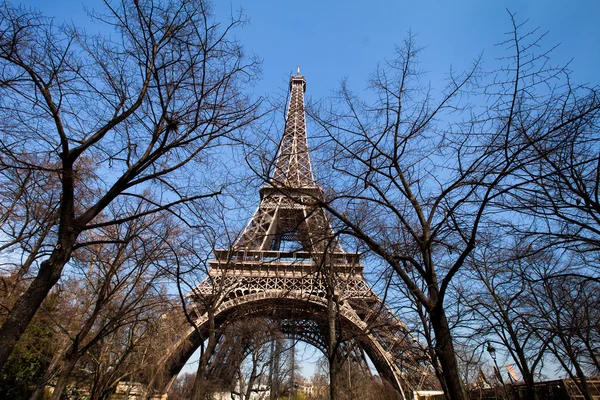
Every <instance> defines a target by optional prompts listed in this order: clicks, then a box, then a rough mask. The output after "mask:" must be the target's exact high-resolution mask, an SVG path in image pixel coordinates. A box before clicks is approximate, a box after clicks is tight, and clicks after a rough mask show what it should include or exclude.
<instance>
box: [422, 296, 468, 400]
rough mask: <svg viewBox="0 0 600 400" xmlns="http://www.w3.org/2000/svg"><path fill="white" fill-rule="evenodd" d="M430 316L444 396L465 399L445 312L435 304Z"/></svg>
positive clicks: (453, 399)
mask: <svg viewBox="0 0 600 400" xmlns="http://www.w3.org/2000/svg"><path fill="white" fill-rule="evenodd" d="M430 316H431V326H432V327H433V331H434V334H435V340H436V345H435V352H436V354H437V357H438V361H439V363H440V366H441V367H442V371H443V373H444V381H445V386H446V388H447V392H446V398H447V399H449V400H466V399H468V397H467V393H466V391H465V388H464V386H463V383H462V379H461V377H460V373H459V370H458V363H457V362H456V353H455V352H454V345H453V344H452V336H451V335H450V327H449V326H448V320H447V318H446V313H445V312H444V310H443V308H442V307H440V306H439V305H437V306H436V307H434V308H433V309H432V310H431V312H430Z"/></svg>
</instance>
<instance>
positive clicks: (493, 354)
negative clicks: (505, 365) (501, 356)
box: [487, 342, 506, 394]
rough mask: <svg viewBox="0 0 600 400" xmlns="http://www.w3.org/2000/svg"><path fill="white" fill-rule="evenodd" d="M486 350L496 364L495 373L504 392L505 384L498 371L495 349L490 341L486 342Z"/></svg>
mask: <svg viewBox="0 0 600 400" xmlns="http://www.w3.org/2000/svg"><path fill="white" fill-rule="evenodd" d="M487 352H488V353H490V357H492V360H494V365H495V366H496V375H497V376H498V378H499V379H500V383H501V384H502V389H504V393H505V394H506V385H504V379H502V374H501V373H500V368H498V363H497V362H496V349H495V348H494V346H492V343H490V342H488V345H487Z"/></svg>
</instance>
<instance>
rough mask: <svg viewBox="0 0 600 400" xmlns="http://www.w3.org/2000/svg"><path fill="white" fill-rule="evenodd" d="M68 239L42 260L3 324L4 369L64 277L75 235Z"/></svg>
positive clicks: (0, 348)
mask: <svg viewBox="0 0 600 400" xmlns="http://www.w3.org/2000/svg"><path fill="white" fill-rule="evenodd" d="M63 242H67V240H63ZM68 242H69V243H68V246H65V245H62V246H61V245H60V244H59V245H57V248H56V249H55V250H54V251H53V252H52V254H51V255H50V258H49V259H47V260H46V261H44V262H42V264H41V265H40V270H39V272H38V275H37V276H36V277H35V279H34V280H33V282H31V285H29V287H28V288H27V290H26V291H25V293H23V294H22V295H21V297H19V298H18V299H17V302H16V303H15V305H14V307H13V308H12V310H10V312H9V313H8V316H7V317H6V320H5V321H4V323H3V324H2V327H0V370H1V369H2V367H4V364H5V363H6V361H7V360H8V357H9V356H10V354H11V353H12V351H13V349H14V348H15V346H16V345H17V343H18V341H19V339H20V338H21V336H22V335H23V333H24V332H25V330H26V329H27V326H29V323H30V322H31V320H32V319H33V317H34V315H35V313H36V312H37V310H38V308H39V307H40V305H41V304H42V302H43V301H44V299H45V298H46V296H47V295H48V292H50V290H51V289H52V287H54V285H55V284H56V282H58V280H59V279H60V276H61V274H62V270H63V268H64V266H65V264H66V263H67V261H68V260H69V258H70V256H71V252H72V246H73V243H74V242H75V238H74V237H73V238H71V239H70V240H68Z"/></svg>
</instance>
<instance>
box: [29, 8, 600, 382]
mask: <svg viewBox="0 0 600 400" xmlns="http://www.w3.org/2000/svg"><path fill="white" fill-rule="evenodd" d="M22 3H23V4H24V5H27V6H32V7H34V8H37V9H39V10H40V11H42V12H43V13H45V14H46V15H52V16H55V17H56V18H57V21H63V20H72V21H73V22H75V24H77V25H82V26H86V25H87V23H88V21H89V19H88V17H87V16H86V15H85V13H84V12H83V4H84V2H82V1H81V0H60V1H59V0H55V1H50V0H29V1H24V2H22ZM215 3H216V4H215V13H216V15H217V16H218V17H219V18H224V17H226V16H227V15H228V14H229V13H230V12H231V10H236V9H239V8H240V7H242V8H243V9H244V11H245V14H246V15H247V16H248V18H249V19H250V23H249V24H248V25H247V26H245V27H244V28H243V29H242V30H238V31H237V32H236V33H235V34H236V36H237V38H238V39H239V40H240V41H241V42H242V43H243V44H244V45H245V47H246V49H247V51H249V52H252V53H255V54H256V55H257V56H258V57H259V58H260V59H262V61H263V76H262V79H261V81H260V82H259V83H258V84H257V85H256V87H254V88H251V90H252V91H253V92H254V93H255V94H257V95H263V96H275V95H281V94H282V93H285V91H286V90H287V84H288V76H289V74H290V73H295V71H296V66H297V65H300V66H301V68H302V73H303V74H304V75H305V76H306V79H307V82H308V85H307V97H308V98H312V99H315V100H317V99H319V98H321V97H323V96H327V95H328V94H329V93H330V92H331V91H332V90H333V89H335V87H336V86H337V85H338V83H339V81H340V80H341V79H342V78H344V77H347V78H348V79H349V80H350V82H351V84H352V86H353V87H354V88H356V89H357V90H360V89H361V88H363V87H364V85H365V81H366V79H367V78H368V76H369V74H370V73H371V72H372V71H373V69H374V68H375V66H376V64H377V62H380V61H383V60H385V59H386V58H391V57H393V53H394V46H395V45H396V44H401V43H402V41H403V39H404V38H405V37H406V34H407V32H408V31H409V30H410V31H412V33H413V34H416V38H417V44H418V45H419V46H422V47H425V49H424V50H423V52H422V54H421V61H422V68H423V69H425V70H428V71H430V75H429V79H431V81H432V83H433V85H434V88H435V87H436V86H437V87H438V88H440V86H441V80H442V79H443V78H444V76H446V74H447V72H448V71H449V69H450V67H451V66H452V67H453V68H454V69H455V70H459V71H460V70H463V69H466V68H468V66H469V64H470V63H471V62H472V60H473V59H474V58H476V57H477V56H479V55H480V54H483V60H484V68H485V69H488V70H489V69H493V67H494V63H495V57H497V56H499V55H500V54H502V53H501V51H500V50H501V49H500V48H498V47H497V46H495V44H496V43H499V42H501V41H503V40H504V39H505V38H506V36H505V35H504V34H505V32H508V31H510V30H511V21H510V18H509V15H508V13H507V11H506V9H507V8H508V9H509V10H510V11H511V12H513V13H515V14H516V19H517V21H518V22H524V21H526V20H529V21H528V22H527V24H526V26H525V28H524V31H525V30H533V29H535V28H537V27H539V28H540V32H545V31H549V32H548V35H547V36H546V39H545V42H544V43H545V44H546V46H548V47H552V46H553V45H556V44H560V46H559V47H558V48H557V49H556V50H555V52H554V56H553V62H554V63H555V64H565V63H567V62H571V64H570V66H571V69H572V70H573V71H574V73H573V78H574V81H575V83H589V84H598V83H599V82H600V79H599V66H600V44H599V40H600V23H599V21H600V1H598V0H585V1H584V0H579V1H577V0H573V1H568V2H567V1H558V0H529V1H527V0H521V1H517V0H513V1H500V0H497V1H493V0H454V1H433V0H430V1H427V0H422V1H403V0H371V1H370V2H366V1H358V0H348V1H334V0H320V1H316V0H304V1H281V0H277V1H276V0H253V1H250V0H248V1H239V0H234V1H231V2H230V1H216V2H215ZM85 5H86V6H87V7H90V8H94V7H100V6H101V2H100V1H99V0H88V1H85ZM257 199H258V196H257ZM307 357H308V358H309V359H310V360H313V359H314V357H313V356H310V355H307ZM310 360H309V361H307V362H306V363H305V365H304V367H305V368H304V371H303V373H304V374H305V375H307V376H309V375H311V374H312V372H313V371H314V369H312V368H311V366H310V363H311V361H310Z"/></svg>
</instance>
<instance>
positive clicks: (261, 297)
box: [172, 72, 438, 397]
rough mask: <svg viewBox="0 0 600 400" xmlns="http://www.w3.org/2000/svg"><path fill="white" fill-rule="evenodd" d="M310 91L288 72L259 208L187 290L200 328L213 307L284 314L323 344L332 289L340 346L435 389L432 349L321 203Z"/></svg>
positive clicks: (399, 379)
mask: <svg viewBox="0 0 600 400" xmlns="http://www.w3.org/2000/svg"><path fill="white" fill-rule="evenodd" d="M305 90H306V80H305V78H304V77H303V76H301V75H300V73H299V72H298V74H297V75H295V76H292V77H291V79H290V103H289V108H288V114H287V118H286V123H285V131H284V134H283V138H282V140H281V144H280V146H279V149H278V153H277V157H276V160H275V162H274V164H273V165H274V170H273V173H272V174H271V177H270V179H269V182H268V185H266V186H264V187H263V188H261V189H260V204H259V206H258V209H257V210H256V212H255V213H254V215H253V216H252V218H251V220H250V222H249V223H248V225H247V226H246V228H245V230H244V231H243V233H242V234H241V236H240V237H239V239H238V240H237V241H236V242H235V244H234V246H233V247H232V249H229V250H217V251H216V252H215V255H216V257H215V259H214V260H212V261H211V262H210V264H209V267H210V268H209V274H208V276H207V278H206V279H205V280H204V281H203V282H202V283H201V284H200V285H198V286H197V287H196V288H195V289H194V290H193V291H192V292H191V293H190V295H189V299H190V302H191V304H192V306H193V307H194V308H195V317H196V318H197V326H198V327H201V328H202V327H205V326H206V325H207V323H208V315H207V312H206V311H207V309H208V307H213V308H212V310H213V315H214V316H215V321H216V323H217V325H218V324H219V323H222V322H224V321H226V320H231V319H232V318H234V319H235V318H246V317H253V316H257V317H262V318H265V317H266V318H269V319H270V320H274V321H278V322H279V324H280V326H281V329H282V332H284V333H285V334H287V335H288V336H291V337H294V338H298V339H300V340H304V341H306V342H308V343H310V344H313V345H315V346H316V347H317V348H320V349H321V350H322V351H324V352H325V351H326V350H327V343H330V342H329V337H328V335H329V330H328V325H327V323H328V319H327V304H328V303H327V299H328V298H329V297H328V296H334V298H335V301H336V304H337V307H338V308H337V313H338V316H339V320H340V321H341V323H340V324H339V325H338V326H337V335H339V339H340V341H341V342H342V343H346V345H342V346H340V347H339V349H340V350H339V351H341V352H344V351H346V352H348V350H344V349H348V348H355V347H356V346H357V345H358V346H359V347H360V348H362V349H363V350H364V351H365V352H366V353H367V354H368V355H369V357H370V358H371V360H372V361H373V363H374V365H375V367H376V368H377V369H378V371H379V373H380V374H381V375H383V376H384V377H385V378H386V379H388V380H389V381H390V382H391V383H392V384H393V385H394V386H395V387H396V388H397V389H398V390H399V391H400V392H401V393H402V394H403V395H404V396H405V397H406V396H407V395H408V394H409V392H410V391H412V390H422V389H433V388H435V387H437V386H438V384H437V380H436V379H435V377H434V375H433V374H432V373H431V368H430V365H429V362H428V357H427V354H426V352H425V350H424V349H423V348H422V346H421V345H420V344H419V343H418V342H417V341H416V340H415V339H414V337H413V336H412V335H411V333H410V332H409V330H408V329H407V328H406V327H405V325H404V324H403V323H402V322H401V321H400V320H399V319H398V318H397V317H396V316H395V315H394V314H393V313H392V312H391V311H390V310H389V309H388V308H387V307H386V306H385V304H384V303H383V302H382V301H381V299H380V298H379V297H378V296H377V295H376V294H375V293H374V292H373V291H372V290H371V288H370V287H369V285H368V284H367V282H366V281H365V279H364V277H363V266H362V264H361V263H360V257H359V254H358V253H350V252H345V251H344V250H343V249H342V246H341V245H340V243H339V241H338V240H337V238H336V236H335V235H334V234H333V230H332V228H331V224H330V223H329V221H328V218H327V215H326V213H325V211H324V210H323V208H321V207H320V206H319V202H320V201H322V200H323V191H322V190H321V188H320V187H318V186H317V185H316V183H315V180H314V178H313V174H312V169H311V162H310V155H309V150H308V144H307V138H306V124H305V112H304V92H305ZM200 331H201V329H200ZM197 332H198V330H195V331H193V332H192V333H191V334H190V338H187V340H186V341H185V342H184V344H182V345H181V346H180V349H179V353H177V355H176V358H177V360H176V362H174V363H173V364H172V365H173V367H172V368H173V370H176V369H177V368H178V367H180V365H182V363H183V362H185V360H186V359H187V358H186V357H188V356H189V355H190V354H191V352H192V351H193V350H194V349H195V346H194V343H196V342H197V341H198V340H199V339H201V338H192V336H193V335H197ZM196 346H197V344H196ZM353 351H354V350H353ZM345 356H348V354H346V355H345Z"/></svg>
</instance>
